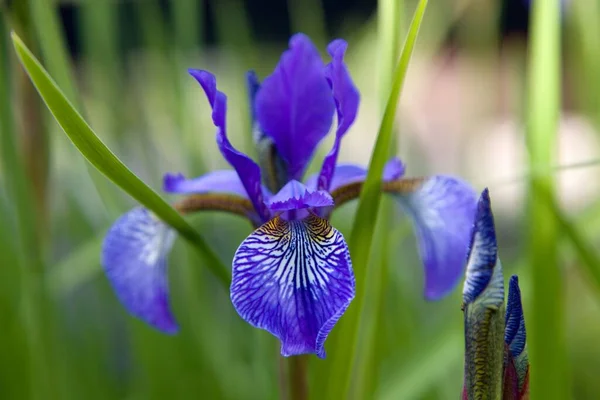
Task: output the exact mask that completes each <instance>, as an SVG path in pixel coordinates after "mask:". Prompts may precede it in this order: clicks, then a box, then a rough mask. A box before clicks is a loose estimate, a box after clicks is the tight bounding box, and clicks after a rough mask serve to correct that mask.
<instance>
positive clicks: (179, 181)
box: [163, 170, 248, 198]
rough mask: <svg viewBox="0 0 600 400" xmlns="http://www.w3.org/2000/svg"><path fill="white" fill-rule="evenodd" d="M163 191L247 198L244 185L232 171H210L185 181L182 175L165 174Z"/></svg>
mask: <svg viewBox="0 0 600 400" xmlns="http://www.w3.org/2000/svg"><path fill="white" fill-rule="evenodd" d="M163 190H164V191H165V192H168V193H180V194H193V193H208V192H220V193H233V194H237V195H238V196H241V197H244V198H248V192H246V189H245V188H244V184H243V183H242V181H241V180H240V177H239V175H238V174H237V172H235V171H233V170H218V171H212V172H209V173H207V174H204V175H202V176H199V177H198V178H193V179H186V178H185V177H184V176H183V174H165V176H164V177H163Z"/></svg>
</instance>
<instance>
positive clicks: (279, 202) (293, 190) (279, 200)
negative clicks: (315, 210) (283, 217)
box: [266, 181, 333, 211]
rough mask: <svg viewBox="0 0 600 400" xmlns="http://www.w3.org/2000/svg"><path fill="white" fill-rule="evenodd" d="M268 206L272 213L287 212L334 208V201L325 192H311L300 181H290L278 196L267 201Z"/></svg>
mask: <svg viewBox="0 0 600 400" xmlns="http://www.w3.org/2000/svg"><path fill="white" fill-rule="evenodd" d="M266 204H267V207H269V209H270V210H271V211H287V210H298V209H302V208H308V207H328V206H332V205H333V199H332V198H331V195H330V194H329V193H327V192H326V191H324V190H315V191H313V190H309V189H308V188H307V187H306V186H304V185H303V184H302V183H300V182H298V181H289V182H288V183H287V184H286V185H285V186H284V187H283V188H281V190H280V191H279V192H278V193H277V194H276V195H274V196H272V197H271V198H269V199H268V200H266Z"/></svg>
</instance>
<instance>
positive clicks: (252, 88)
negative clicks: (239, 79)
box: [246, 71, 260, 126]
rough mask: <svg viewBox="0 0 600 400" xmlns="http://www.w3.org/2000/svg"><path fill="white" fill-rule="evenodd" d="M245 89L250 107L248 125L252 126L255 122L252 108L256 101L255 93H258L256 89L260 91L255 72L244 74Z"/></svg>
mask: <svg viewBox="0 0 600 400" xmlns="http://www.w3.org/2000/svg"><path fill="white" fill-rule="evenodd" d="M246 88H247V90H248V106H249V107H250V123H251V124H252V126H254V123H255V121H256V108H255V107H254V103H255V101H256V93H258V89H260V82H259V81H258V76H256V72H254V71H248V72H246Z"/></svg>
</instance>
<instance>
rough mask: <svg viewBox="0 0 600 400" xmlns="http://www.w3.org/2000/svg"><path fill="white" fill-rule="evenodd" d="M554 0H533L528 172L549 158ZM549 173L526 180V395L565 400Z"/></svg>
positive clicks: (561, 296)
mask: <svg viewBox="0 0 600 400" xmlns="http://www.w3.org/2000/svg"><path fill="white" fill-rule="evenodd" d="M560 12H561V11H560V2H559V0H553V1H535V2H532V11H531V23H530V41H529V48H528V71H527V76H528V81H527V114H526V128H527V129H526V130H527V132H526V133H527V148H528V151H529V166H530V169H531V170H532V171H537V170H544V169H548V168H550V167H551V166H552V165H553V163H554V155H555V152H556V139H557V130H558V120H559V117H560V99H561V96H560V91H561V89H560V86H561V73H560V63H561V42H560V29H561V15H560ZM554 196H555V188H554V180H553V178H552V177H551V176H546V177H535V176H534V177H532V178H531V180H530V182H529V204H528V217H529V221H528V222H527V226H528V230H529V232H528V239H529V249H528V250H529V264H530V268H531V271H532V275H531V278H532V281H533V282H532V292H531V298H532V308H531V310H530V312H528V313H527V315H528V316H529V318H530V320H529V321H530V324H529V326H531V329H530V330H529V332H528V333H529V335H528V339H529V340H528V345H529V346H530V347H529V349H530V352H529V354H530V355H531V365H532V367H531V397H532V398H539V399H566V398H570V397H571V396H570V395H569V394H570V393H569V392H570V390H569V371H568V365H567V364H568V354H567V343H566V341H567V337H566V329H565V327H566V325H567V322H566V310H565V308H566V306H565V303H566V302H565V287H564V283H563V276H562V275H563V274H562V271H561V268H560V265H559V262H558V256H559V255H558V252H557V250H556V249H557V247H558V243H559V234H560V232H559V229H560V226H559V222H558V221H557V220H556V216H555V215H554V212H553V210H552V208H551V203H552V202H553V201H554V200H553V199H554Z"/></svg>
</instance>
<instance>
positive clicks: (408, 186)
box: [331, 178, 425, 208]
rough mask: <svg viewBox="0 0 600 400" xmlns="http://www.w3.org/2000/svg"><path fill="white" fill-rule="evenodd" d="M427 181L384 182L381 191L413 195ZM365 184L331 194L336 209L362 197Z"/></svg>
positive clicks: (418, 179)
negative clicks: (361, 192) (361, 193)
mask: <svg viewBox="0 0 600 400" xmlns="http://www.w3.org/2000/svg"><path fill="white" fill-rule="evenodd" d="M423 181H425V178H409V179H398V180H394V181H389V182H383V183H382V185H381V189H382V191H383V192H384V193H395V194H407V193H412V192H414V191H415V189H416V188H417V187H418V186H419V185H421V184H422V183H423ZM363 183H364V182H354V183H350V184H348V185H344V186H341V187H339V188H337V189H335V190H334V191H333V192H332V193H331V197H333V201H334V203H335V207H336V208H337V207H340V206H341V205H343V204H345V203H347V202H349V201H351V200H354V199H357V198H358V197H359V196H360V191H361V190H362V187H363Z"/></svg>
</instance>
